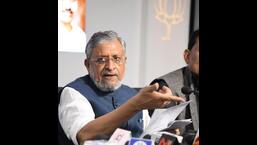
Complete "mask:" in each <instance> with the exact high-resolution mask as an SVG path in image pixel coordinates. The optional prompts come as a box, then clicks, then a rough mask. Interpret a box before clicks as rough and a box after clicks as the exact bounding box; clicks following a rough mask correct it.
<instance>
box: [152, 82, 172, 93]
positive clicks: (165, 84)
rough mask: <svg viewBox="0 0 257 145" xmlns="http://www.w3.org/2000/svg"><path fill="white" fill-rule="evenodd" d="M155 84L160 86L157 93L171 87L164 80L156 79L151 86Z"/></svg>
mask: <svg viewBox="0 0 257 145" xmlns="http://www.w3.org/2000/svg"><path fill="white" fill-rule="evenodd" d="M155 83H158V84H159V88H158V89H157V91H159V90H160V89H162V87H163V86H166V87H169V86H168V84H167V83H166V82H165V80H163V79H155V80H153V81H152V82H151V83H150V85H153V84H155Z"/></svg>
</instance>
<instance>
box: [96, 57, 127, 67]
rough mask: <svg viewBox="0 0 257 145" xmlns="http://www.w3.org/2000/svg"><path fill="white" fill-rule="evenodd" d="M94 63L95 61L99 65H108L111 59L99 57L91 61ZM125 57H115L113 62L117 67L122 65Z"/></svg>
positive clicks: (112, 59) (112, 58)
mask: <svg viewBox="0 0 257 145" xmlns="http://www.w3.org/2000/svg"><path fill="white" fill-rule="evenodd" d="M91 60H92V61H94V62H95V63H97V64H101V65H103V64H106V63H107V62H109V58H108V57H98V58H96V59H91ZM125 60H126V59H125V57H119V56H114V57H111V61H112V62H113V63H115V64H117V65H121V64H123V63H124V62H125Z"/></svg>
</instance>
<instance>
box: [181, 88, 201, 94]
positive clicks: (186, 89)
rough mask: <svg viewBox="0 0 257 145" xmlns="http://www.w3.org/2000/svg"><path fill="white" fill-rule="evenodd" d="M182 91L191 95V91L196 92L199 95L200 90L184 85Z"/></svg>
mask: <svg viewBox="0 0 257 145" xmlns="http://www.w3.org/2000/svg"><path fill="white" fill-rule="evenodd" d="M181 92H182V93H183V94H185V95H190V94H191V93H194V94H195V95H196V96H199V91H197V90H192V89H191V88H190V87H187V86H184V87H182V88H181Z"/></svg>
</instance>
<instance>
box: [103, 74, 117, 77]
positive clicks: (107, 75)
mask: <svg viewBox="0 0 257 145" xmlns="http://www.w3.org/2000/svg"><path fill="white" fill-rule="evenodd" d="M103 77H104V78H113V77H118V75H117V74H104V75H103Z"/></svg>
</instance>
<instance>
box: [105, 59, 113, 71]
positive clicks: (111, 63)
mask: <svg viewBox="0 0 257 145" xmlns="http://www.w3.org/2000/svg"><path fill="white" fill-rule="evenodd" d="M105 68H106V69H108V70H113V69H114V68H115V64H114V62H113V60H112V59H108V61H107V62H106V64H105Z"/></svg>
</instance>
